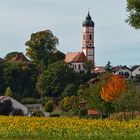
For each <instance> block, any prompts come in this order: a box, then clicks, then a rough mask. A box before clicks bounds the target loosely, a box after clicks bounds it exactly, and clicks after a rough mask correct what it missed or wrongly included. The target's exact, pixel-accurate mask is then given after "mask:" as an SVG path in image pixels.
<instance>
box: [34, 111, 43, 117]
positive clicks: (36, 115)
mask: <svg viewBox="0 0 140 140" xmlns="http://www.w3.org/2000/svg"><path fill="white" fill-rule="evenodd" d="M32 116H34V117H43V116H44V113H43V112H42V111H40V110H37V111H34V112H33V114H32Z"/></svg>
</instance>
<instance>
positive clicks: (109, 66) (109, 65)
mask: <svg viewBox="0 0 140 140" xmlns="http://www.w3.org/2000/svg"><path fill="white" fill-rule="evenodd" d="M112 67H113V66H112V65H111V62H110V61H108V62H107V64H106V66H105V69H106V71H108V72H111V69H112Z"/></svg>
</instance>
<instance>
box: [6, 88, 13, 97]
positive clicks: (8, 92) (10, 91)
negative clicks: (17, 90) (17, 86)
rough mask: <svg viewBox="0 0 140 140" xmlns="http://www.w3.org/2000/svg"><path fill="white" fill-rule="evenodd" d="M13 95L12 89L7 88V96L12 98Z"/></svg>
mask: <svg viewBox="0 0 140 140" xmlns="http://www.w3.org/2000/svg"><path fill="white" fill-rule="evenodd" d="M12 95H13V93H12V90H11V88H10V87H7V89H6V91H5V96H10V97H12Z"/></svg>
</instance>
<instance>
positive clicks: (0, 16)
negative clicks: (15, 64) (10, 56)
mask: <svg viewBox="0 0 140 140" xmlns="http://www.w3.org/2000/svg"><path fill="white" fill-rule="evenodd" d="M88 10H89V11H90V15H91V17H92V20H93V21H94V23H95V65H105V64H106V63H107V62H108V61H110V62H111V64H112V65H127V66H132V65H135V64H140V30H135V29H133V28H132V27H130V26H129V25H128V24H127V23H125V19H126V18H127V12H126V0H0V57H2V58H3V57H5V56H6V54H7V53H9V52H13V51H19V52H23V53H25V52H26V46H25V45H24V44H25V42H26V41H27V40H29V39H30V35H31V34H32V33H35V32H38V31H42V30H46V29H49V30H51V31H52V32H53V34H54V35H55V36H56V37H58V39H59V45H58V46H57V49H58V50H61V51H62V52H64V53H67V52H75V51H76V52H77V51H81V47H82V22H83V21H84V19H85V17H86V15H87V12H88Z"/></svg>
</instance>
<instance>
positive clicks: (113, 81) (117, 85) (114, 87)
mask: <svg viewBox="0 0 140 140" xmlns="http://www.w3.org/2000/svg"><path fill="white" fill-rule="evenodd" d="M125 91H126V82H125V79H124V78H123V77H122V76H119V75H112V76H111V77H110V78H109V79H108V80H107V83H106V84H105V85H103V86H102V87H101V91H100V94H101V98H102V99H103V100H105V101H106V102H112V101H115V100H117V98H118V97H119V96H120V95H121V94H125Z"/></svg>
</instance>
